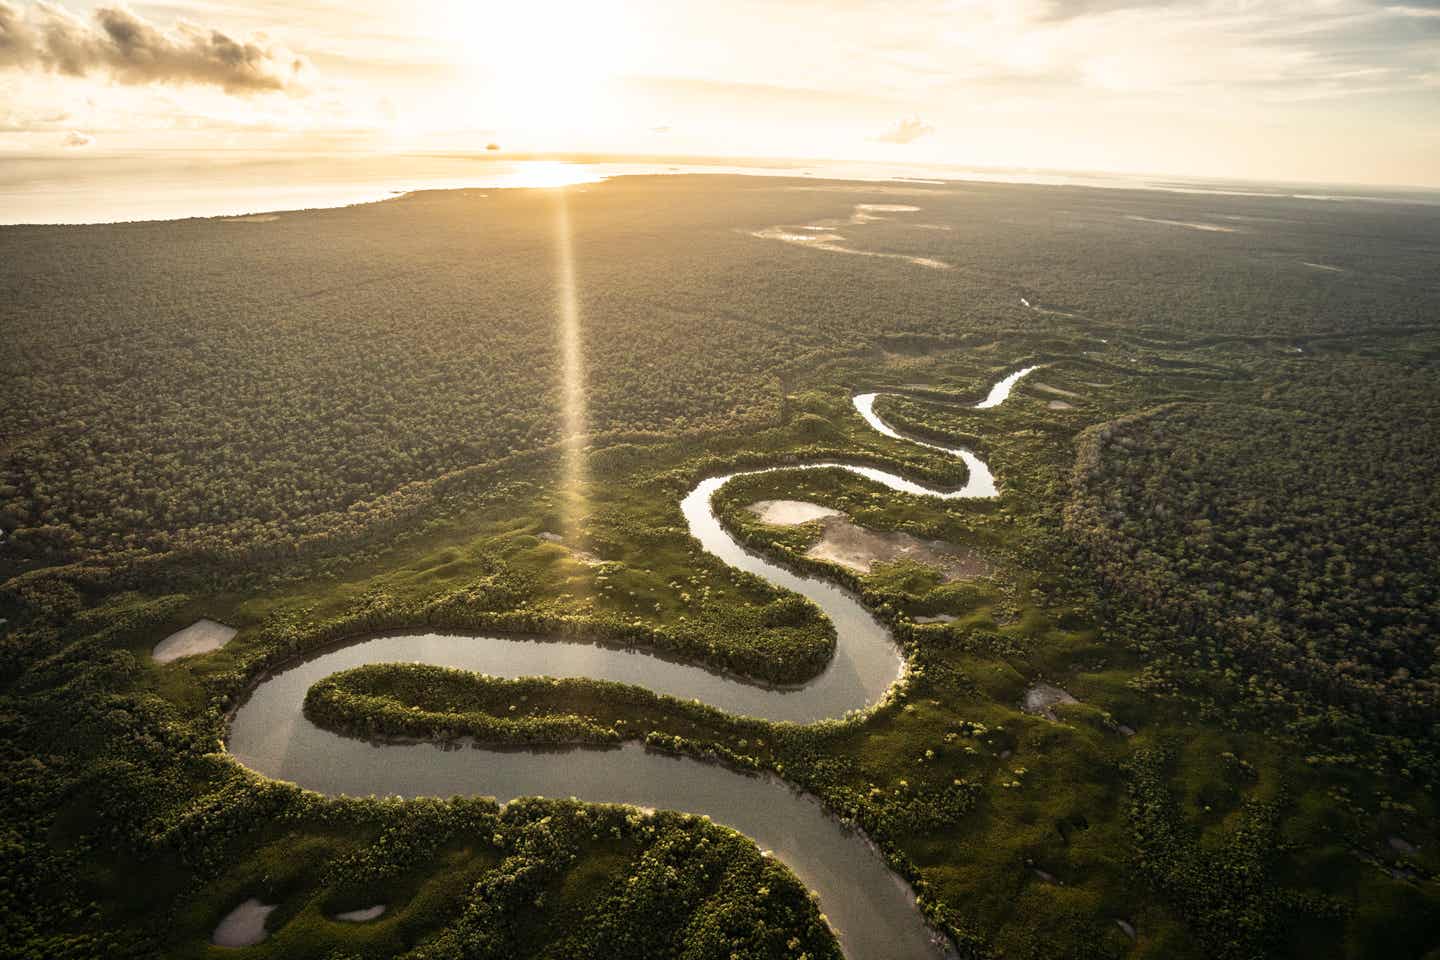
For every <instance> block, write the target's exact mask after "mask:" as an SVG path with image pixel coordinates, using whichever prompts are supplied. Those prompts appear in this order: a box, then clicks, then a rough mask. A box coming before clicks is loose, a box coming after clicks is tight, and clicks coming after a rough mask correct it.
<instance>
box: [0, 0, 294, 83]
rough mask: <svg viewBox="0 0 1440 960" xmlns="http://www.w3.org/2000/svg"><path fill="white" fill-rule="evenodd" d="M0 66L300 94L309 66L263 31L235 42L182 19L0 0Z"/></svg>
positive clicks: (113, 9) (120, 79) (127, 80)
mask: <svg viewBox="0 0 1440 960" xmlns="http://www.w3.org/2000/svg"><path fill="white" fill-rule="evenodd" d="M0 68H10V69H19V70H38V71H43V72H49V73H58V74H64V75H66V76H72V77H83V76H88V75H91V74H109V75H110V76H111V77H113V78H114V79H115V80H116V81H118V82H120V83H126V84H150V83H169V84H196V85H209V86H215V87H219V88H220V89H222V90H224V91H225V92H226V93H235V94H249V93H257V92H263V91H273V90H284V91H289V92H292V93H293V92H302V91H303V84H302V79H303V76H304V74H305V73H306V72H307V70H308V69H309V68H308V64H307V62H306V61H305V59H304V58H302V57H298V56H296V55H294V54H292V53H290V52H288V51H286V50H284V49H283V48H280V47H277V46H273V45H270V44H268V43H266V42H265V40H264V38H263V37H257V38H256V39H254V40H252V41H241V40H235V39H233V38H231V37H229V36H227V35H226V34H224V33H221V32H220V31H219V30H208V29H205V28H203V27H199V26H196V25H194V24H190V23H185V22H181V23H179V24H177V25H176V26H175V28H174V30H171V31H163V30H161V29H159V28H157V27H155V26H154V25H152V24H151V23H149V22H148V21H146V20H144V19H142V18H141V17H139V16H137V15H136V14H134V13H131V12H130V11H129V10H125V9H123V8H120V7H101V8H99V9H98V10H96V11H95V14H94V17H93V19H92V20H90V21H86V20H82V19H81V18H79V17H77V16H75V15H74V14H72V13H70V12H69V11H67V10H65V9H63V8H61V7H57V6H53V5H51V4H48V3H47V4H38V3H37V4H32V5H29V6H27V7H23V8H22V7H14V6H11V5H9V4H7V3H4V2H3V0H0Z"/></svg>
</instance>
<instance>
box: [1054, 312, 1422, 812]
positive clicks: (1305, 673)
mask: <svg viewBox="0 0 1440 960" xmlns="http://www.w3.org/2000/svg"><path fill="white" fill-rule="evenodd" d="M1409 346H1411V347H1412V349H1411V350H1410V351H1408V355H1407V353H1406V352H1401V353H1400V354H1399V356H1397V357H1395V358H1394V359H1392V360H1389V361H1385V362H1380V361H1376V360H1373V359H1369V358H1362V357H1352V356H1344V355H1338V356H1328V357H1324V358H1323V359H1321V360H1317V361H1316V363H1314V364H1305V365H1300V366H1297V367H1296V368H1294V369H1293V370H1292V371H1290V372H1289V375H1288V376H1286V377H1284V378H1283V379H1282V378H1277V381H1276V382H1275V383H1273V384H1272V385H1268V386H1267V388H1266V390H1265V392H1264V396H1263V403H1261V404H1255V405H1251V404H1238V403H1232V404H1214V403H1200V404H1177V405H1172V406H1167V407H1165V408H1163V409H1160V410H1157V411H1155V412H1153V413H1151V414H1149V415H1143V416H1138V417H1134V418H1127V419H1122V420H1119V421H1116V422H1113V423H1108V424H1104V425H1101V426H1097V427H1094V428H1091V430H1090V431H1088V435H1087V436H1086V437H1085V439H1084V440H1083V441H1082V443H1081V449H1080V462H1079V465H1078V466H1077V468H1076V469H1077V473H1076V484H1077V487H1078V494H1079V495H1078V497H1077V499H1076V501H1075V502H1074V503H1073V504H1072V505H1071V506H1070V507H1069V510H1068V513H1067V523H1068V526H1069V527H1070V528H1071V529H1072V530H1073V531H1075V532H1076V533H1077V534H1079V535H1080V536H1081V538H1082V539H1083V540H1084V542H1085V543H1086V544H1087V546H1088V549H1089V554H1090V556H1091V558H1092V559H1093V561H1094V562H1095V564H1096V566H1097V568H1098V570H1099V571H1100V573H1101V576H1102V577H1103V579H1104V580H1105V581H1106V582H1107V585H1108V587H1109V591H1110V593H1111V595H1112V596H1113V597H1114V598H1115V603H1116V605H1117V607H1118V608H1119V610H1117V614H1118V613H1120V612H1121V611H1123V613H1124V615H1126V616H1129V617H1133V618H1136V619H1137V620H1138V621H1140V623H1141V624H1143V625H1141V626H1138V627H1137V629H1139V630H1140V631H1142V632H1144V634H1145V639H1144V641H1143V642H1142V643H1141V646H1142V648H1143V649H1144V650H1145V653H1146V657H1147V667H1146V670H1147V682H1153V683H1156V684H1161V685H1163V684H1167V683H1175V682H1177V681H1178V682H1184V681H1187V680H1188V681H1191V682H1190V683H1189V684H1187V685H1188V686H1191V687H1196V688H1199V689H1200V690H1203V691H1204V692H1205V694H1206V696H1207V698H1209V699H1208V702H1209V703H1210V704H1211V706H1212V708H1213V709H1215V710H1216V712H1217V714H1219V715H1227V714H1228V715H1232V716H1233V715H1234V711H1236V710H1238V709H1242V708H1243V709H1246V710H1249V711H1252V712H1253V714H1252V716H1251V717H1250V719H1251V720H1252V722H1255V723H1266V722H1275V721H1278V722H1281V723H1288V724H1293V725H1294V726H1295V727H1297V728H1299V729H1303V730H1305V731H1306V732H1307V733H1308V734H1309V735H1310V736H1311V737H1312V739H1313V740H1314V742H1315V743H1316V744H1317V747H1316V750H1317V755H1316V756H1315V757H1314V758H1313V759H1314V760H1315V762H1317V763H1324V762H1333V763H1342V764H1344V763H1354V764H1359V765H1362V766H1366V767H1382V768H1383V767H1385V766H1387V765H1388V766H1390V768H1391V769H1392V770H1400V771H1403V772H1404V774H1405V775H1406V776H1407V777H1414V778H1416V779H1417V780H1419V781H1421V782H1424V783H1428V784H1434V783H1435V782H1436V778H1437V777H1440V766H1437V755H1436V753H1435V751H1434V746H1435V744H1436V738H1437V736H1440V726H1437V722H1440V661H1437V650H1436V636H1437V633H1440V524H1437V523H1436V519H1437V517H1440V485H1437V484H1436V482H1435V477H1436V474H1437V471H1440V418H1437V413H1440V407H1437V397H1436V395H1435V388H1434V376H1435V367H1434V359H1435V357H1436V356H1437V352H1436V351H1437V349H1440V344H1437V343H1436V342H1435V341H1434V339H1433V337H1432V338H1426V339H1424V340H1422V341H1420V342H1419V343H1417V344H1412V345H1409ZM1157 613H1158V614H1159V616H1158V617H1157V616H1156V614H1157ZM1151 623H1156V624H1157V625H1158V624H1163V627H1158V628H1156V629H1147V628H1148V627H1149V625H1150V624H1151ZM1377 735H1378V736H1379V737H1380V741H1379V742H1376V741H1375V739H1374V736H1377Z"/></svg>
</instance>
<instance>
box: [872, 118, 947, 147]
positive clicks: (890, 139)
mask: <svg viewBox="0 0 1440 960" xmlns="http://www.w3.org/2000/svg"><path fill="white" fill-rule="evenodd" d="M934 132H935V128H934V127H932V126H931V125H930V124H928V123H926V122H925V121H924V120H921V119H920V118H919V117H918V116H915V117H904V118H902V119H900V120H896V121H895V122H894V123H893V124H891V125H890V126H889V127H887V128H886V129H885V131H884V132H883V133H880V134H878V135H877V136H875V137H874V138H873V139H874V140H876V141H878V142H879V143H914V142H915V141H916V140H919V139H920V138H921V137H928V136H929V135H930V134H932V133H934Z"/></svg>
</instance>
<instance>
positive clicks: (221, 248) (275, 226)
mask: <svg viewBox="0 0 1440 960" xmlns="http://www.w3.org/2000/svg"><path fill="white" fill-rule="evenodd" d="M877 200H878V201H886V202H891V203H895V202H901V203H905V204H913V205H919V206H920V207H921V210H920V211H919V212H918V213H915V214H894V215H890V216H889V218H888V219H882V220H879V221H877V222H873V223H869V224H866V225H865V226H864V228H863V230H864V232H863V238H864V241H865V243H866V244H869V245H872V246H877V247H881V246H883V247H885V248H887V249H891V250H894V251H896V252H899V253H903V254H906V255H914V256H924V257H932V258H936V259H938V260H940V261H943V262H945V263H948V264H951V265H952V267H951V268H950V269H947V270H908V271H902V273H901V274H900V275H899V282H895V281H896V280H897V274H896V268H897V266H896V265H895V264H891V263H887V262H886V261H883V260H876V259H872V258H864V257H845V256H821V255H818V254H816V253H815V252H814V251H805V250H802V249H797V248H795V247H793V246H788V245H783V244H778V243H773V242H757V240H756V238H754V237H752V236H750V235H749V233H748V232H747V231H751V230H756V229H760V228H764V227H767V226H769V225H771V224H774V223H777V222H780V223H798V224H803V223H807V222H810V221H814V220H823V219H825V218H827V217H834V216H835V215H836V214H841V213H848V211H849V208H850V206H851V205H852V204H854V203H856V202H861V201H871V202H873V201H877ZM570 203H571V207H572V209H571V211H570V218H571V222H572V224H573V226H574V233H575V239H574V244H575V256H576V258H577V263H578V267H577V269H578V276H579V278H580V285H579V289H578V297H579V303H580V309H581V312H582V315H583V316H584V317H585V323H586V351H585V370H584V378H585V386H586V398H587V407H588V409H587V419H588V428H589V430H590V431H591V432H592V433H593V434H594V435H595V436H596V437H597V438H605V437H623V436H624V435H626V434H632V433H636V434H641V435H643V434H647V433H654V432H657V431H658V432H666V433H668V432H671V431H674V430H688V429H694V430H703V429H714V428H719V427H735V426H741V425H754V424H758V423H765V422H768V421H770V420H772V419H773V418H774V417H775V416H777V415H778V412H779V410H778V408H779V407H780V404H781V396H782V395H783V393H784V388H785V384H786V383H787V378H788V377H789V376H790V375H791V374H792V372H793V371H796V370H802V369H806V368H808V367H811V366H813V365H814V364H815V363H817V362H819V361H821V360H823V359H825V358H833V357H836V356H840V355H844V354H846V353H848V352H852V351H864V350H869V349H873V348H875V347H876V346H879V345H884V344H886V343H888V342H904V338H907V337H908V338H912V342H919V343H931V344H935V343H941V342H946V341H949V342H952V343H953V342H956V341H958V340H959V339H960V338H964V337H967V336H973V335H975V334H976V333H986V334H988V333H994V332H996V331H998V330H1006V329H1021V330H1031V331H1041V330H1044V329H1046V328H1048V327H1050V326H1052V325H1055V324H1063V325H1066V326H1069V327H1070V328H1072V329H1073V328H1075V327H1077V326H1078V327H1083V328H1085V329H1090V330H1093V331H1096V332H1097V336H1100V337H1107V336H1109V333H1108V332H1106V331H1116V330H1123V331H1127V332H1130V333H1132V334H1144V333H1147V332H1149V333H1150V334H1152V335H1156V336H1164V337H1165V338H1167V339H1171V340H1173V339H1176V338H1178V337H1187V336H1188V337H1197V338H1198V337H1206V336H1214V335H1216V334H1225V335H1242V336H1252V337H1253V336H1256V335H1270V336H1275V337H1305V336H1312V335H1316V334H1323V333H1334V332H1343V331H1353V330H1356V329H1363V328H1365V327H1367V326H1369V327H1373V326H1381V325H1383V326H1386V327H1395V326H1404V325H1407V324H1416V323H1423V322H1425V321H1428V320H1432V319H1433V316H1434V308H1435V299H1434V298H1435V292H1434V285H1433V277H1431V275H1430V274H1431V268H1432V267H1433V263H1434V256H1435V254H1436V249H1435V238H1434V236H1433V230H1432V228H1433V221H1432V220H1431V219H1430V217H1429V215H1428V211H1427V210H1426V209H1425V208H1410V207H1404V206H1400V207H1389V206H1373V207H1372V206H1361V207H1359V208H1350V207H1345V206H1344V205H1340V204H1326V203H1318V202H1316V203H1297V202H1296V201H1290V200H1269V199H1264V198H1232V197H1214V196H1211V197H1203V198H1195V197H1186V196H1179V195H1166V194H1159V195H1157V194H1152V193H1144V192H1140V193H1134V192H1122V191H1095V190H1078V189H1077V190H1067V189H1052V190H1045V191H1036V190H1033V189H1027V188H1023V187H1010V186H1001V185H994V186H982V185H978V184H970V185H966V186H965V187H964V189H963V190H961V189H936V188H933V187H932V188H925V187H922V186H918V185H915V186H898V185H890V186H880V185H877V186H873V187H870V188H867V189H865V190H860V191H853V190H851V189H850V188H848V187H843V186H836V187H826V186H822V185H819V184H814V183H805V182H786V181H755V180H753V179H752V178H739V180H738V181H736V180H732V179H729V178H702V179H700V180H699V182H696V179H695V178H655V179H652V178H630V179H626V180H622V181H618V182H615V183H610V184H605V185H603V186H597V187H592V188H584V189H582V190H579V191H575V192H574V193H573V196H572V197H571V201H570ZM553 205H554V200H553V198H552V196H551V195H550V194H548V193H546V192H544V191H491V192H480V191H474V192H468V193H459V194H438V193H437V194H417V195H413V196H411V197H408V198H406V199H404V200H400V201H395V202H391V203H385V204H380V205H375V206H371V207H363V208H352V209H346V210H331V211H315V212H311V213H307V214H304V215H303V216H298V215H292V216H285V217H281V218H280V219H278V220H276V221H274V222H271V223H224V222H218V221H203V220H196V221H182V222H173V223H137V224H124V225H113V226H99V227H93V228H85V229H79V228H73V227H70V228H44V227H17V228H12V229H6V230H4V231H0V262H3V263H4V264H5V268H4V270H3V271H0V328H3V329H4V330H5V331H6V350H5V351H4V353H3V356H0V501H3V507H0V511H3V512H0V529H3V530H4V532H5V533H6V535H7V537H8V539H9V543H8V544H7V545H6V548H5V550H4V552H3V553H0V571H6V572H8V573H10V574H13V573H15V572H18V571H19V570H22V569H25V568H28V567H31V566H35V565H56V564H62V563H65V562H72V561H76V560H85V561H95V560H107V559H109V560H115V561H117V562H118V560H119V558H126V559H128V560H131V561H133V560H135V559H137V558H141V557H148V556H152V555H164V554H182V555H195V556H197V557H200V558H203V559H205V560H208V561H231V562H234V561H236V560H237V551H247V552H245V553H244V554H243V556H242V557H240V558H238V559H239V560H240V562H245V561H244V559H243V557H245V556H248V557H254V558H256V559H261V558H263V559H265V560H267V561H268V560H273V559H276V558H278V557H283V556H286V555H287V554H288V553H289V552H290V551H291V550H293V548H294V547H295V546H296V545H297V544H307V543H312V542H313V541H315V540H317V539H321V540H323V539H334V538H336V537H342V536H345V535H347V534H355V533H358V532H360V531H364V530H369V531H370V532H374V531H377V530H379V529H382V528H388V529H390V530H394V529H397V528H401V527H403V526H404V525H406V524H408V523H413V522H414V519H415V518H416V517H418V516H421V515H422V514H423V513H424V511H425V510H427V509H429V510H433V502H432V501H433V500H434V499H435V498H436V497H439V496H443V495H444V494H445V493H446V492H447V491H451V490H454V489H455V488H456V486H457V485H459V483H460V482H461V481H462V480H463V477H464V476H465V475H472V480H473V474H475V473H476V472H477V470H480V469H482V468H483V467H485V466H486V465H487V464H493V463H496V462H497V461H501V460H504V459H505V458H507V457H513V456H516V455H521V454H525V453H527V452H531V451H534V450H537V449H539V448H543V447H545V446H546V445H547V444H551V443H553V442H554V441H555V440H556V439H557V431H558V429H559V427H558V424H559V402H558V398H559V396H560V370H559V364H558V360H557V358H558V349H559V348H558V342H557V340H558V338H557V335H556V332H555V327H554V324H553V323H552V322H551V319H550V318H551V316H552V311H553V306H554V303H555V296H556V295H555V291H554V289H553V284H554V279H555V272H554V271H555V266H554V263H553V262H552V257H551V250H552V247H553V242H554V238H553V236H552V233H553V229H554V227H553V224H554V210H553ZM1182 211H1183V212H1182ZM1282 211H1283V216H1277V214H1279V213H1280V212H1282ZM1133 217H1150V218H1152V219H1158V218H1164V217H1170V218H1173V219H1177V220H1187V219H1195V220H1202V221H1203V220H1206V219H1207V218H1208V219H1212V220H1214V221H1215V222H1216V223H1219V224H1221V225H1225V226H1226V228H1227V229H1229V230H1233V231H1234V232H1232V233H1208V234H1207V233H1200V232H1197V231H1193V230H1187V229H1184V228H1177V227H1173V226H1167V225H1165V224H1163V223H1153V222H1149V221H1146V220H1135V219H1130V218H1133ZM921 218H924V220H926V221H929V222H932V223H934V222H938V223H939V224H940V225H943V226H944V227H946V229H944V230H917V229H912V228H910V225H909V224H910V221H916V220H920V219H921ZM1253 218H1262V219H1259V220H1257V219H1253ZM1267 218H1268V219H1267ZM1277 221H1278V222H1277ZM1262 223H1263V225H1264V229H1263V230H1261V229H1260V224H1262ZM857 235H860V234H857ZM662 237H663V238H670V237H682V238H684V239H683V240H680V241H679V242H666V241H662V240H660V239H658V238H662ZM1307 262H1320V263H1324V264H1327V265H1333V266H1338V267H1340V268H1342V271H1343V272H1339V273H1336V272H1331V271H1317V270H1315V269H1313V268H1311V267H1309V266H1306V263H1307ZM640 267H643V269H640ZM1157 281H1159V282H1157ZM861 290H863V291H864V293H863V296H857V295H856V291H861ZM1022 298H1023V300H1024V301H1025V302H1027V303H1030V304H1032V305H1034V308H1031V307H1026V306H1025V305H1024V304H1022ZM1046 305H1050V306H1046ZM1162 330H1163V333H1161V332H1160V331H1162ZM897 338H898V339H897ZM913 338H919V340H918V341H916V340H914V339H913ZM457 474H459V475H461V476H459V477H457V476H456V475H457Z"/></svg>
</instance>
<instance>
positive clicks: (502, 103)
mask: <svg viewBox="0 0 1440 960" xmlns="http://www.w3.org/2000/svg"><path fill="white" fill-rule="evenodd" d="M451 9H452V10H453V11H454V17H453V18H446V19H447V20H449V21H450V27H451V29H454V30H456V31H457V36H456V37H455V38H454V39H455V40H456V42H457V43H458V46H459V49H458V50H457V64H458V66H459V67H460V69H461V73H462V75H463V76H464V77H465V78H466V82H467V84H469V85H470V87H471V89H472V90H473V91H474V92H475V94H476V95H477V97H478V98H479V99H480V100H481V101H482V102H483V103H484V104H485V106H486V108H487V109H488V111H489V112H490V113H491V115H492V116H493V117H494V123H495V124H496V126H497V127H499V128H501V129H502V130H508V131H524V132H526V133H529V134H536V135H541V136H545V135H550V136H560V137H564V136H575V135H580V134H585V133H589V132H593V131H596V130H602V129H604V128H605V127H606V125H608V124H611V123H613V122H614V120H615V118H616V109H615V102H614V101H615V90H614V87H615V80H616V78H617V76H618V74H619V72H620V71H621V70H622V69H623V67H624V64H625V62H626V58H627V50H628V49H629V48H630V46H631V43H632V39H631V38H632V37H633V31H632V30H631V29H630V27H631V24H630V18H629V16H628V11H627V10H626V8H625V6H624V5H623V4H619V3H605V2H594V3H583V2H573V0H569V2H566V0H530V2H515V3H470V2H463V0H458V2H455V3H454V5H453V6H452V7H451Z"/></svg>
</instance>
